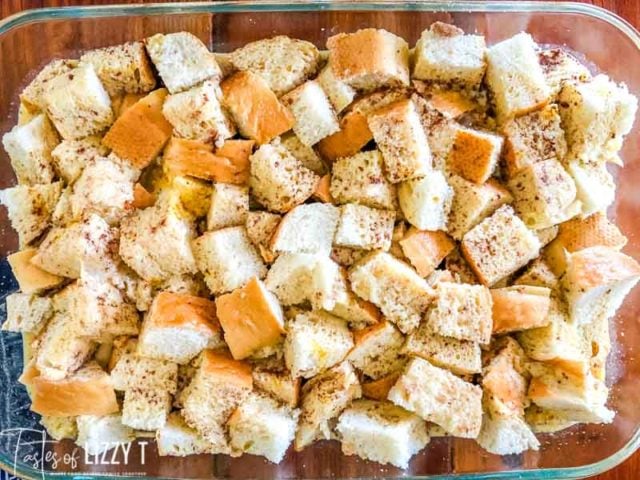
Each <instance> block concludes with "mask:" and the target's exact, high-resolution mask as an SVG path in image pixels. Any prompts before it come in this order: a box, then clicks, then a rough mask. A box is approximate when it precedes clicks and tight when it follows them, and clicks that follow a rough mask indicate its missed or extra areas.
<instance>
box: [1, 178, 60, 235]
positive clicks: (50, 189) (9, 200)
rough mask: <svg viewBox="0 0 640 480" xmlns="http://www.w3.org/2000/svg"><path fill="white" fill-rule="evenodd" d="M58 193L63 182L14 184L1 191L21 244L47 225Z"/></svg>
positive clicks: (2, 200) (3, 203)
mask: <svg viewBox="0 0 640 480" xmlns="http://www.w3.org/2000/svg"><path fill="white" fill-rule="evenodd" d="M61 193H62V182H55V183H49V184H42V185H33V186H27V185H16V186H15V187H11V188H6V189H4V190H1V191H0V203H1V204H2V205H4V206H5V207H6V208H7V213H8V216H9V220H10V221H11V227H12V228H13V229H14V230H15V231H16V232H18V240H19V243H20V247H25V246H27V245H29V244H30V243H31V242H33V241H34V240H35V239H36V238H38V237H39V236H40V235H41V234H42V233H43V232H44V231H45V230H46V229H47V227H48V226H49V225H50V223H51V214H52V213H53V210H54V208H55V206H56V203H57V202H58V198H59V197H60V194H61Z"/></svg>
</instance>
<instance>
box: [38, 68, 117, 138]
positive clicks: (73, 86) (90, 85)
mask: <svg viewBox="0 0 640 480" xmlns="http://www.w3.org/2000/svg"><path fill="white" fill-rule="evenodd" d="M43 98H44V102H45V103H46V106H47V115H48V116H49V118H50V119H51V121H52V122H53V124H54V125H55V127H56V129H57V130H58V133H60V135H61V136H62V138H64V139H77V138H83V137H88V136H89V135H94V134H97V133H100V132H102V131H103V130H105V129H106V128H107V127H108V126H109V125H111V123H113V120H114V117H113V111H112V110H111V100H110V99H109V95H108V94H107V92H106V90H105V89H104V86H103V85H102V82H100V79H99V78H98V75H97V74H96V71H95V70H94V68H93V67H92V66H91V65H90V64H81V65H79V66H78V67H76V68H74V69H73V70H71V71H70V72H69V73H67V74H64V75H59V76H57V77H55V78H53V79H52V80H51V81H50V82H49V83H48V86H47V89H46V91H45V93H44V96H43Z"/></svg>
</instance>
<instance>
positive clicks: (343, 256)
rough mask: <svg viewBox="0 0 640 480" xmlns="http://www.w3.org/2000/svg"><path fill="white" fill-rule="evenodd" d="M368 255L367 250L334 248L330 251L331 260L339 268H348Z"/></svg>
mask: <svg viewBox="0 0 640 480" xmlns="http://www.w3.org/2000/svg"><path fill="white" fill-rule="evenodd" d="M391 249H393V241H392V242H391V248H390V250H391ZM368 253H369V252H368V251H367V250H360V249H358V248H351V247H336V246H334V247H333V248H332V249H331V259H332V260H333V261H335V262H336V263H338V265H340V266H343V267H350V266H351V265H353V264H354V263H356V262H357V261H358V260H360V259H361V258H364V257H365V256H366V255H367V254H368ZM392 253H393V252H392Z"/></svg>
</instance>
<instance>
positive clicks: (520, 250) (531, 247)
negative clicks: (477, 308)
mask: <svg viewBox="0 0 640 480" xmlns="http://www.w3.org/2000/svg"><path fill="white" fill-rule="evenodd" d="M539 250H540V241H539V240H538V237H536V236H535V235H534V234H533V232H532V231H531V230H529V229H528V228H527V226H526V225H525V224H524V222H523V221H522V220H520V218H518V217H517V216H516V215H515V214H514V212H513V209H512V208H511V207H510V206H508V205H503V206H502V207H500V208H499V209H498V210H496V211H495V213H494V214H493V215H491V216H490V217H488V218H485V219H484V220H483V221H482V222H480V223H479V224H478V225H476V226H475V227H473V228H472V229H471V230H470V231H469V232H467V233H466V234H465V235H464V237H463V239H462V253H463V255H464V257H465V258H466V259H467V261H468V262H469V265H471V268H473V270H474V272H475V273H476V275H477V276H478V278H479V279H480V281H481V282H482V283H484V284H485V285H488V286H491V285H494V284H495V283H496V282H498V281H499V280H501V279H502V278H504V277H506V276H507V275H510V274H512V273H513V272H515V271H516V270H518V269H519V268H520V267H523V266H524V265H526V264H527V263H528V262H529V261H530V260H533V259H534V258H535V257H537V256H538V252H539Z"/></svg>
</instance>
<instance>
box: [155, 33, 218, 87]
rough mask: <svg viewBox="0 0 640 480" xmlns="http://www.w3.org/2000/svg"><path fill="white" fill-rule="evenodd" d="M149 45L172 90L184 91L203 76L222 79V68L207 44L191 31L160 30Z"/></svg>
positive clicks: (204, 78)
mask: <svg viewBox="0 0 640 480" xmlns="http://www.w3.org/2000/svg"><path fill="white" fill-rule="evenodd" d="M144 43H145V46H146V47H147V52H148V53H149V56H150V57H151V61H153V64H154V65H155V67H156V69H157V70H158V74H159V75H160V78H162V81H163V82H164V84H165V85H166V87H167V88H168V89H169V92H171V93H177V92H181V91H183V90H187V89H188V88H191V87H193V86H194V85H197V84H198V83H200V82H202V81H203V80H207V79H211V80H213V81H216V80H220V78H221V77H222V72H221V71H220V67H219V66H218V63H217V62H216V59H215V56H214V55H213V54H212V53H211V52H209V50H208V49H207V47H206V45H205V44H204V43H202V41H201V40H200V39H199V38H198V37H196V36H195V35H193V34H191V33H189V32H176V33H169V34H166V35H165V34H162V33H158V34H156V35H153V36H152V37H149V38H146V39H145V41H144Z"/></svg>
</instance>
